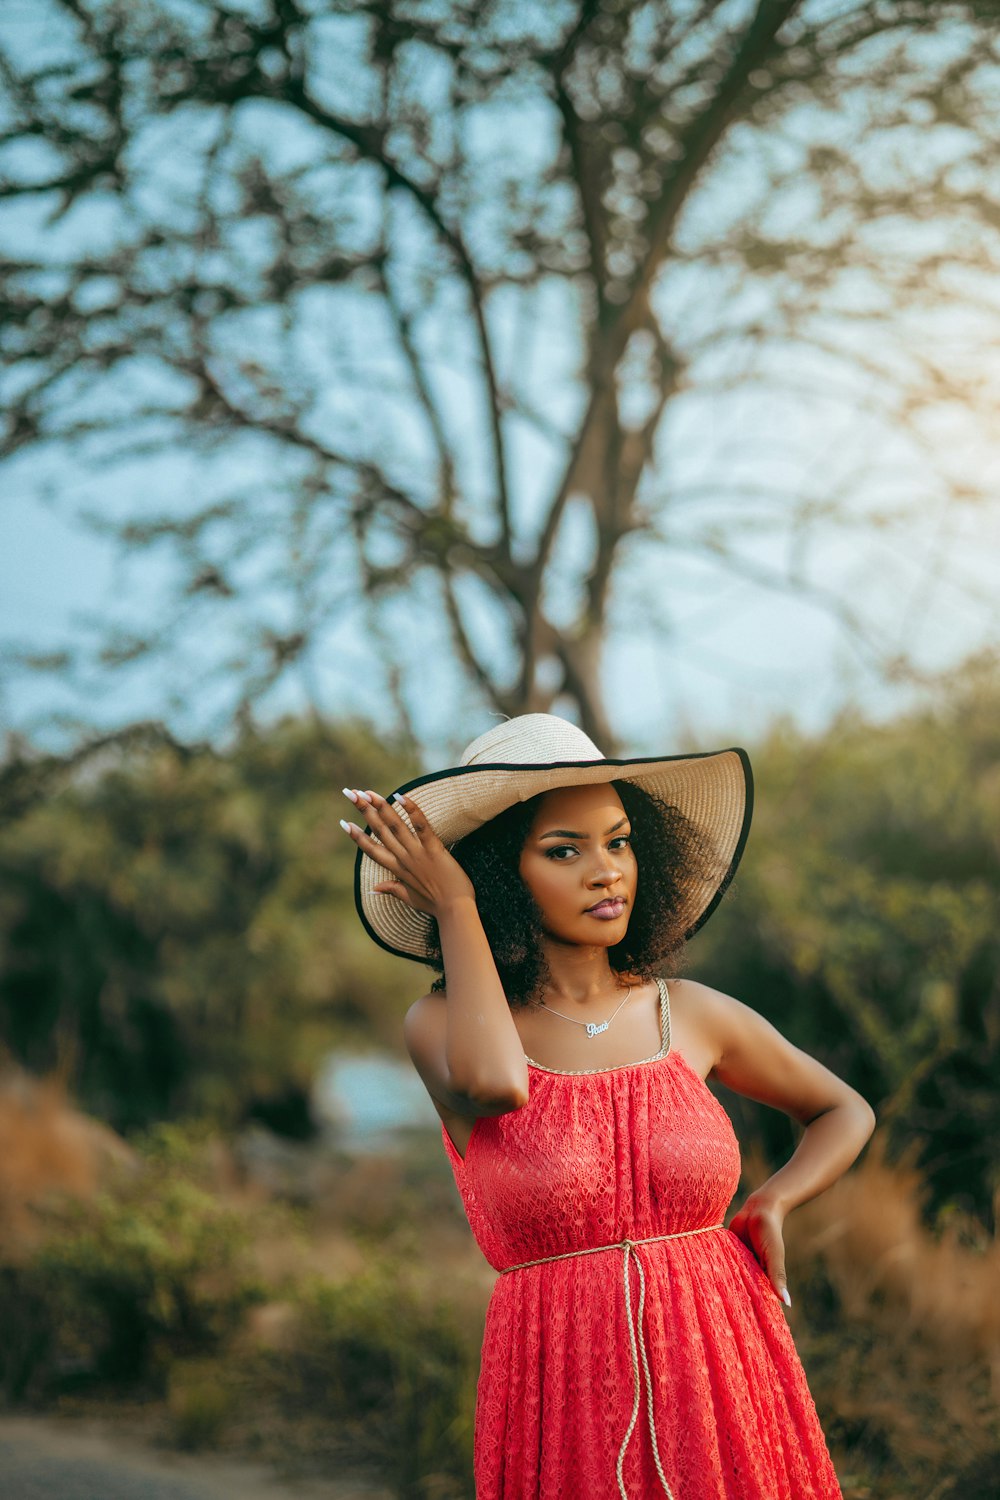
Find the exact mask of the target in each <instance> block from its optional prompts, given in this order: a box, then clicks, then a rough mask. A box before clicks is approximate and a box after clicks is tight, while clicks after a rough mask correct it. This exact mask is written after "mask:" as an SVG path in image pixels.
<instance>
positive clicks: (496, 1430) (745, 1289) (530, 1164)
mask: <svg viewBox="0 0 1000 1500" xmlns="http://www.w3.org/2000/svg"><path fill="white" fill-rule="evenodd" d="M659 984H660V1016H661V1026H662V1045H661V1048H660V1051H659V1052H658V1053H657V1054H656V1056H655V1057H651V1058H644V1059H642V1060H641V1061H640V1062H636V1063H628V1064H626V1065H624V1066H622V1067H615V1068H601V1069H595V1070H591V1071H588V1072H578V1073H569V1072H559V1071H557V1070H555V1069H551V1068H543V1067H542V1066H541V1065H540V1064H538V1063H535V1062H534V1061H533V1060H532V1059H530V1058H527V1059H526V1060H527V1062H528V1070H529V1080H530V1083H529V1089H530V1094H529V1099H528V1103H527V1104H525V1105H524V1107H523V1108H521V1109H517V1110H512V1111H510V1112H509V1113H507V1114H504V1115H497V1116H479V1117H478V1118H477V1119H476V1120H475V1122H474V1124H473V1128H472V1134H471V1138H470V1140H469V1146H468V1149H467V1151H466V1154H465V1159H464V1160H463V1159H462V1157H461V1156H460V1155H459V1153H458V1151H457V1149H456V1147H455V1145H454V1142H453V1141H452V1139H451V1137H450V1136H449V1135H448V1132H447V1129H446V1127H445V1125H444V1122H443V1121H442V1123H441V1133H442V1137H443V1142H444V1148H445V1151H446V1153H447V1156H448V1159H449V1161H450V1163H451V1166H452V1170H453V1173H454V1177H455V1182H456V1186H457V1188H458V1191H459V1194H460V1195H461V1198H462V1203H463V1206H464V1209H465V1213H466V1217H467V1219H468V1221H469V1225H470V1228H471V1229H472V1232H473V1234H474V1236H475V1238H476V1241H477V1243H478V1245H479V1247H480V1249H481V1250H482V1252H483V1254H484V1256H485V1257H486V1259H487V1261H488V1262H489V1264H490V1265H491V1266H493V1267H494V1269H495V1270H497V1271H498V1272H501V1273H503V1274H500V1275H498V1276H497V1280H496V1282H495V1284H494V1287H493V1290H492V1292H491V1295H490V1300H489V1304H488V1306H487V1310H486V1322H485V1329H484V1335H483V1345H482V1356H481V1363H480V1374H479V1380H478V1384H477V1389H476V1417H475V1436H474V1458H473V1463H474V1471H475V1483H476V1500H653V1497H657V1496H659V1497H663V1496H667V1497H668V1500H842V1495H841V1490H840V1486H839V1484H838V1482H837V1476H836V1474H835V1472H834V1469H833V1464H832V1462H831V1460H830V1455H829V1453H828V1451H827V1446H826V1442H825V1440H824V1437H823V1433H822V1430H821V1428H820V1424H819V1418H818V1416H817V1413H816V1408H815V1405H814V1403H813V1400H812V1396H811V1395H810V1393H809V1389H808V1386H807V1384H806V1377H805V1372H804V1370H803V1368H802V1364H801V1362H800V1360H799V1357H798V1354H797V1352H796V1350H795V1345H794V1343H793V1342H792V1336H791V1333H790V1331H789V1328H788V1324H787V1322H786V1321H785V1313H784V1307H783V1304H782V1303H781V1302H780V1300H779V1299H778V1297H777V1296H776V1294H775V1292H774V1289H773V1287H772V1286H771V1284H770V1282H769V1280H768V1278H767V1275H766V1274H765V1272H764V1271H763V1270H762V1268H761V1267H760V1265H759V1264H758V1262H757V1260H756V1259H755V1257H754V1256H753V1255H752V1253H751V1252H750V1251H749V1250H748V1249H747V1247H746V1246H745V1245H744V1244H743V1242H742V1241H741V1240H740V1239H739V1238H738V1237H737V1236H736V1235H734V1234H732V1233H731V1232H730V1231H729V1230H728V1229H724V1228H722V1220H723V1215H724V1213H725V1210H726V1208H727V1207H728V1205H729V1203H730V1201H731V1199H732V1197H733V1195H734V1193H735V1192H736V1189H737V1187H738V1185H739V1178H740V1152H739V1145H738V1143H737V1140H736V1136H735V1134H734V1132H733V1128H732V1125H731V1123H730V1120H729V1116H728V1115H727V1114H726V1112H725V1110H724V1109H723V1108H722V1105H721V1104H720V1103H719V1102H718V1100H717V1099H716V1098H715V1096H714V1095H713V1094H712V1092H711V1090H710V1089H709V1088H708V1087H707V1085H706V1084H705V1082H704V1081H703V1079H702V1078H700V1077H699V1075H698V1074H697V1073H696V1072H695V1071H694V1069H693V1068H692V1067H691V1066H690V1064H689V1063H687V1062H686V1061H685V1059H684V1058H683V1056H682V1055H681V1054H680V1053H678V1052H674V1051H673V1050H672V1049H671V1047H670V1006H669V996H668V992H667V986H666V984H665V983H664V982H663V981H659ZM654 1237H656V1238H654ZM643 1241H646V1243H643ZM625 1242H628V1243H625ZM600 1247H606V1248H600ZM581 1251H588V1252H590V1253H586V1254H581V1253H579V1252H581ZM533 1261H541V1264H531V1265H529V1264H526V1263H527V1262H533Z"/></svg>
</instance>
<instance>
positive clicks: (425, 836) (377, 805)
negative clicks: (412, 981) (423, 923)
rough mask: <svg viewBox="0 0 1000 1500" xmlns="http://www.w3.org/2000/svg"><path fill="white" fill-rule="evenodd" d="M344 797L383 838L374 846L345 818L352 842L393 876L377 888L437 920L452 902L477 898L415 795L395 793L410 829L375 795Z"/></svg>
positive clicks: (343, 825)
mask: <svg viewBox="0 0 1000 1500" xmlns="http://www.w3.org/2000/svg"><path fill="white" fill-rule="evenodd" d="M344 796H345V797H349V798H350V799H351V801H352V802H353V803H354V804H355V806H356V807H357V808H358V810H359V811H360V812H363V813H364V815H365V820H366V822H367V823H368V825H369V827H370V828H371V829H372V831H373V832H374V833H375V834H377V836H378V838H379V840H380V842H379V843H376V842H375V840H374V839H372V838H371V837H370V836H369V835H368V834H367V833H363V832H362V830H361V829H360V828H359V827H358V826H357V825H356V824H355V823H347V822H345V821H344V820H343V819H341V823H340V826H341V828H343V829H344V830H345V832H346V833H347V834H348V835H349V837H350V838H351V839H353V841H354V843H356V844H357V845H358V847H359V848H360V849H362V850H363V851H364V853H365V854H367V855H369V856H370V857H371V858H372V859H373V860H375V862H376V864H379V865H381V866H382V868H383V869H384V870H387V871H388V872H389V875H390V877H391V878H390V879H388V880H382V881H380V882H379V884H378V885H376V886H374V887H373V890H376V891H381V892H384V894H385V895H387V896H395V897H396V898H397V900H399V901H402V903H403V905H404V906H409V907H411V908H412V909H413V910H414V911H422V912H426V913H427V914H428V915H429V916H432V917H435V918H436V917H437V916H438V915H439V913H440V912H441V911H443V910H444V909H445V908H446V907H447V906H448V905H450V903H451V902H453V901H457V900H461V899H465V898H468V897H471V898H472V899H473V900H475V896H476V892H475V887H474V886H473V884H472V881H471V880H470V879H469V877H468V875H466V873H465V871H464V870H463V869H462V866H461V865H460V864H459V862H458V860H457V859H456V858H455V856H454V855H453V854H450V853H449V852H448V850H447V849H446V848H445V846H444V844H442V842H441V840H440V839H439V838H438V836H437V834H436V833H435V832H434V830H433V828H432V827H431V825H430V823H429V822H428V821H427V818H426V817H425V816H424V814H423V812H421V810H420V808H419V807H418V806H417V804H416V803H415V802H414V801H413V799H412V798H411V797H407V796H406V795H405V794H403V793H401V792H399V793H397V794H396V803H397V804H398V805H399V806H401V807H402V808H403V809H404V810H405V812H406V815H407V817H408V818H409V820H410V825H412V826H408V825H407V822H406V819H405V818H403V817H402V815H401V813H400V812H399V811H397V807H396V806H393V804H392V803H389V802H387V801H386V800H385V798H384V797H380V796H379V795H378V793H377V792H372V791H367V792H362V791H357V790H351V788H349V787H346V786H345V787H344Z"/></svg>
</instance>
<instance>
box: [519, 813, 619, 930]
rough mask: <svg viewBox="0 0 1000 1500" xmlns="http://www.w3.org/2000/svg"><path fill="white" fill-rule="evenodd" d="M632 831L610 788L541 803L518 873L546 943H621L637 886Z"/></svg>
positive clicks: (525, 843)
mask: <svg viewBox="0 0 1000 1500" xmlns="http://www.w3.org/2000/svg"><path fill="white" fill-rule="evenodd" d="M630 829H631V824H630V823H629V820H628V816H627V814H626V812H625V809H624V808H623V807H622V803H621V798H620V797H619V796H618V793H617V792H616V791H615V789H614V787H613V786H609V785H607V784H605V785H596V786H581V787H560V788H558V789H557V790H556V791H552V792H546V793H545V795H544V796H543V797H542V798H541V801H540V802H539V805H538V810H537V812H536V814H535V817H534V820H533V822H532V824H531V827H530V828H529V830H528V835H527V838H526V839H525V842H524V848H523V849H522V851H521V859H520V864H519V869H520V872H521V878H522V880H523V881H524V883H525V885H526V886H527V887H528V889H529V891H530V892H531V894H532V896H533V897H534V899H535V901H536V902H537V903H538V905H539V907H540V908H541V910H542V912H543V914H544V923H543V925H544V929H545V931H546V933H548V935H549V936H550V937H554V938H558V939H560V940H561V941H563V942H567V943H575V944H583V945H599V946H601V947H607V948H610V947H612V946H613V945H614V944H615V943H620V942H621V940H622V938H623V937H624V936H625V932H626V930H627V928H628V924H629V917H630V915H631V912H632V908H633V906H634V905H635V893H636V887H637V885H638V866H637V864H636V858H635V854H634V852H633V850H632V846H631V843H630V842H629V834H630ZM595 908H596V909H595Z"/></svg>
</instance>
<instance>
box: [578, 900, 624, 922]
mask: <svg viewBox="0 0 1000 1500" xmlns="http://www.w3.org/2000/svg"><path fill="white" fill-rule="evenodd" d="M624 910H625V902H624V901H622V900H617V901H603V902H602V903H601V905H600V906H592V907H591V908H590V910H589V911H588V912H587V913H586V915H587V916H588V917H597V919H598V920H599V921H601V922H613V921H614V919H615V917H620V916H621V914H622V912H623V911H624Z"/></svg>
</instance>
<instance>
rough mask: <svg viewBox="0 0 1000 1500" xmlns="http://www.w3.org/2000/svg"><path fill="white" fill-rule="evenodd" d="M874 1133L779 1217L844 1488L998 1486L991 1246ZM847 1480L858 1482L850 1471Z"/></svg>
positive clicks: (997, 1272) (996, 1251) (995, 1277)
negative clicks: (926, 1201) (939, 1210)
mask: <svg viewBox="0 0 1000 1500" xmlns="http://www.w3.org/2000/svg"><path fill="white" fill-rule="evenodd" d="M923 1198H924V1194H923V1187H922V1183H921V1179H920V1176H919V1174H918V1173H917V1172H916V1171H915V1170H914V1168H913V1167H912V1164H910V1163H907V1162H903V1163H895V1164H891V1165H890V1164H889V1163H887V1162H886V1161H885V1159H884V1156H883V1154H882V1152H881V1150H880V1149H879V1147H878V1145H877V1143H876V1144H875V1145H874V1146H873V1147H872V1149H870V1150H869V1152H868V1154H867V1156H866V1158H865V1160H864V1161H863V1162H862V1163H861V1164H860V1165H859V1166H858V1167H857V1168H855V1169H854V1170H853V1171H852V1172H850V1173H849V1174H848V1175H847V1176H846V1177H845V1178H844V1179H842V1181H841V1182H839V1183H838V1184H837V1185H836V1187H834V1188H833V1189H831V1190H830V1191H829V1192H828V1193H825V1194H823V1195H822V1196H821V1197H819V1198H817V1199H815V1200H814V1201H813V1202H812V1203H810V1204H807V1205H805V1206H803V1207H802V1208H801V1209H799V1210H797V1211H796V1212H795V1213H794V1214H793V1215H792V1216H791V1217H790V1219H789V1220H788V1222H787V1226H786V1230H787V1241H788V1258H789V1267H790V1282H791V1285H792V1290H793V1296H795V1298H796V1309H795V1316H794V1318H793V1327H794V1329H795V1334H796V1339H797V1341H798V1343H799V1346H800V1348H801V1350H802V1353H803V1358H804V1360H805V1363H806V1365H807V1368H808V1371H809V1376H810V1384H811V1386H812V1389H813V1392H814V1395H815V1396H816V1401H817V1405H818V1406H819V1408H820V1411H821V1414H822V1415H823V1419H824V1423H825V1425H826V1427H827V1429H828V1431H829V1433H830V1436H831V1447H832V1448H833V1449H834V1452H835V1457H836V1458H837V1460H838V1469H839V1470H840V1471H841V1472H842V1474H844V1475H846V1476H848V1482H845V1485H844V1488H845V1494H846V1495H848V1496H849V1500H850V1497H857V1500H862V1497H866V1496H871V1497H880V1500H882V1497H884V1500H897V1497H899V1500H903V1497H909V1496H916V1495H920V1496H921V1497H923V1500H926V1497H929V1496H931V1495H935V1496H940V1497H944V1496H945V1495H951V1494H954V1495H955V1496H956V1500H957V1497H958V1496H959V1495H962V1497H963V1500H966V1497H968V1500H978V1496H979V1494H980V1489H979V1488H975V1487H974V1486H973V1484H972V1481H971V1479H970V1481H969V1483H968V1485H966V1484H965V1483H964V1482H963V1476H967V1475H971V1474H972V1473H973V1471H974V1470H980V1471H981V1472H984V1473H985V1472H986V1471H987V1470H989V1473H990V1474H992V1475H993V1476H994V1477H993V1478H988V1479H987V1480H986V1481H985V1483H986V1485H987V1488H985V1489H983V1490H982V1491H981V1493H982V1494H983V1495H984V1496H989V1497H991V1500H995V1497H996V1495H997V1494H1000V1466H998V1467H997V1469H996V1470H995V1471H994V1470H993V1468H992V1467H991V1462H992V1459H993V1457H994V1456H995V1455H997V1454H1000V1300H998V1297H997V1292H998V1290H1000V1243H998V1242H997V1241H996V1239H991V1238H990V1237H989V1236H988V1235H987V1234H986V1233H985V1231H984V1230H983V1228H982V1226H981V1225H978V1224H976V1223H974V1222H971V1221H968V1220H960V1219H957V1218H956V1219H954V1220H952V1221H950V1222H949V1223H948V1224H947V1225H946V1226H945V1227H944V1228H942V1229H940V1230H938V1231H932V1230H931V1229H929V1228H928V1227H927V1226H926V1224H925V1222H924V1220H923V1217H922V1212H921V1210H922V1204H923ZM852 1476H856V1478H852Z"/></svg>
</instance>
